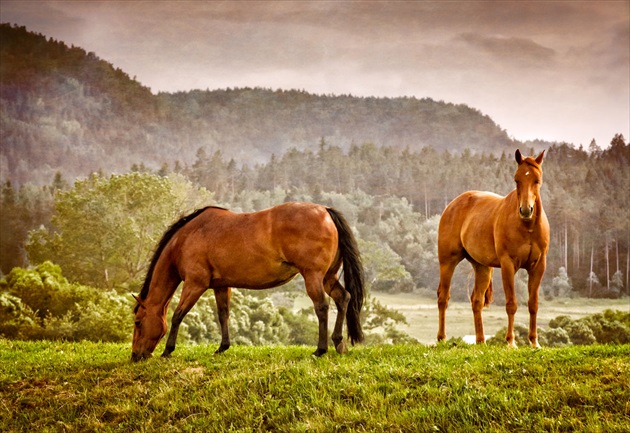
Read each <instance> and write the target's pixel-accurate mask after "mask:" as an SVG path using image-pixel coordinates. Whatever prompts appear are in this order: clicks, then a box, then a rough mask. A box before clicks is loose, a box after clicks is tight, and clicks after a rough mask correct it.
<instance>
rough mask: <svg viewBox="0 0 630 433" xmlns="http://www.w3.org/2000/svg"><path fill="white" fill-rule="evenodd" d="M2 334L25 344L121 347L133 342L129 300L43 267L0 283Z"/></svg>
mask: <svg viewBox="0 0 630 433" xmlns="http://www.w3.org/2000/svg"><path fill="white" fill-rule="evenodd" d="M0 319H2V320H1V321H0V323H1V324H0V335H2V336H4V337H6V338H13V339H24V340H40V339H44V340H69V341H80V340H91V341H112V342H119V341H125V340H129V339H130V338H131V335H132V332H131V323H132V305H131V297H128V296H122V295H118V294H116V293H115V292H103V291H99V290H97V289H94V288H91V287H87V286H82V285H78V284H70V283H68V280H67V279H66V278H64V277H63V275H62V271H61V268H60V267H59V266H57V265H55V264H53V263H51V262H44V263H42V264H40V265H38V266H37V267H35V268H32V269H20V268H15V269H13V270H12V271H11V272H10V273H9V275H7V277H6V278H5V279H4V280H2V281H0Z"/></svg>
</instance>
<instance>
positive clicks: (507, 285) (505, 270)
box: [501, 257, 518, 348]
mask: <svg viewBox="0 0 630 433" xmlns="http://www.w3.org/2000/svg"><path fill="white" fill-rule="evenodd" d="M515 272H516V271H515V269H514V263H512V260H511V259H510V258H509V257H508V258H506V259H504V260H501V277H502V280H503V290H504V291H505V312H506V313H507V316H508V326H507V332H506V334H505V340H506V341H507V344H508V346H509V347H513V348H515V347H516V342H515V341H514V339H515V336H514V315H515V314H516V310H517V308H518V304H517V302H516V291H515V290H514V273H515Z"/></svg>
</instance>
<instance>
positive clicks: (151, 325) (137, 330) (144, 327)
mask: <svg viewBox="0 0 630 433" xmlns="http://www.w3.org/2000/svg"><path fill="white" fill-rule="evenodd" d="M134 298H135V300H136V301H137V302H138V305H136V308H135V313H136V318H135V325H134V330H133V343H132V346H131V360H132V361H140V360H141V359H146V358H150V357H151V356H152V353H153V351H154V350H155V347H156V346H157V345H158V343H159V342H160V340H161V339H162V337H164V335H165V334H166V328H167V326H166V321H165V320H164V317H163V315H160V314H157V313H156V312H153V311H151V310H150V309H149V308H147V306H146V305H145V303H144V301H143V300H142V299H140V298H138V297H136V296H134Z"/></svg>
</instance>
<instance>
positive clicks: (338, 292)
mask: <svg viewBox="0 0 630 433" xmlns="http://www.w3.org/2000/svg"><path fill="white" fill-rule="evenodd" d="M350 296H351V295H350V293H348V291H347V290H346V289H344V287H343V286H342V285H341V284H340V283H339V281H336V280H335V282H334V284H333V286H332V289H331V290H330V297H331V298H333V300H334V301H335V304H336V305H337V319H336V321H335V329H334V330H333V333H332V341H333V344H334V345H335V349H336V350H337V352H338V353H340V354H345V353H348V347H347V346H346V344H345V343H344V342H343V321H344V318H345V317H346V312H347V311H348V303H349V302H350Z"/></svg>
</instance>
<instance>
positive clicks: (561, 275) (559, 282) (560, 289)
mask: <svg viewBox="0 0 630 433" xmlns="http://www.w3.org/2000/svg"><path fill="white" fill-rule="evenodd" d="M552 290H553V293H552V294H553V296H559V297H567V296H570V294H571V291H572V290H573V287H572V285H571V280H570V279H569V276H568V275H567V270H566V268H564V267H560V269H558V275H557V276H555V277H553V281H552Z"/></svg>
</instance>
